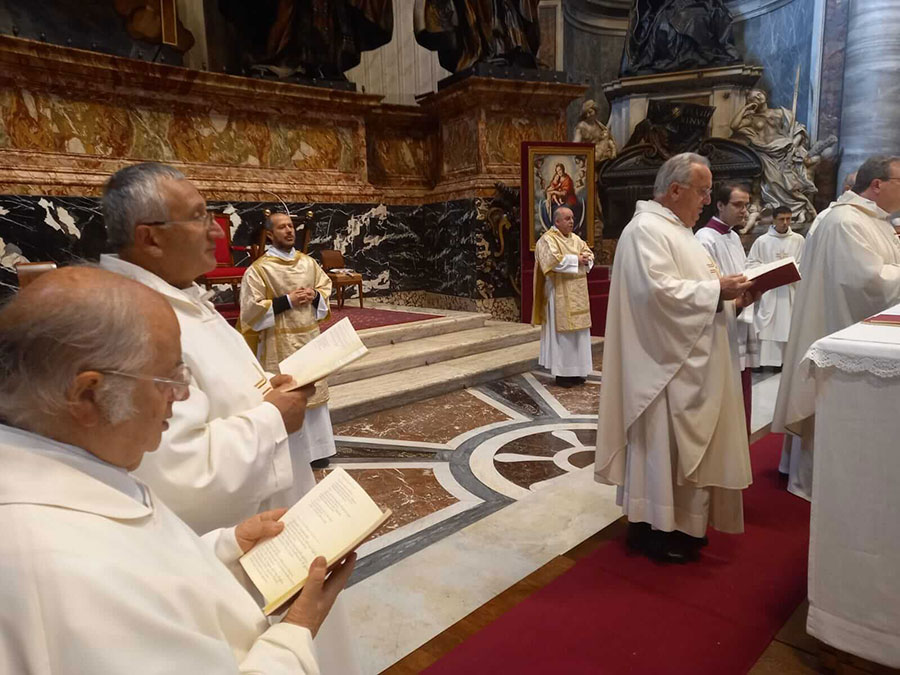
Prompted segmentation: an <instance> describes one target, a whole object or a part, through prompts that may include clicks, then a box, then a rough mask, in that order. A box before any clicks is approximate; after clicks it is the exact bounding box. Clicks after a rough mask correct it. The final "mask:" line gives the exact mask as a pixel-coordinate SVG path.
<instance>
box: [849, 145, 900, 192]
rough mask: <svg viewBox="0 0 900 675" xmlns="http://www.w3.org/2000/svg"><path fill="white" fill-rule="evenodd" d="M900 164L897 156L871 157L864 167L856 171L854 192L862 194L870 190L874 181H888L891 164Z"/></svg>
mask: <svg viewBox="0 0 900 675" xmlns="http://www.w3.org/2000/svg"><path fill="white" fill-rule="evenodd" d="M894 162H900V157H898V156H897V155H875V156H873V157H869V159H867V160H866V161H865V162H863V165H862V166H861V167H859V169H857V170H856V182H855V183H854V184H853V191H854V192H855V193H856V194H862V193H863V192H865V191H866V190H868V189H869V186H870V185H871V184H872V181H873V180H876V179H880V180H887V179H888V178H890V177H891V164H893V163H894Z"/></svg>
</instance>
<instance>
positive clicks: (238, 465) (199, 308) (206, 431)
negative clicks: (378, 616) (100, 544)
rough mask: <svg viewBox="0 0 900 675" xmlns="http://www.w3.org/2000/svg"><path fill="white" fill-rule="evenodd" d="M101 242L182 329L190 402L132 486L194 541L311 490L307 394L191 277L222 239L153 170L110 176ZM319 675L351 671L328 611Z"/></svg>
mask: <svg viewBox="0 0 900 675" xmlns="http://www.w3.org/2000/svg"><path fill="white" fill-rule="evenodd" d="M103 215H104V221H105V224H106V230H107V236H108V239H109V244H110V245H111V246H112V248H114V249H115V250H117V251H118V255H102V256H101V257H100V266H101V267H103V268H104V269H107V270H109V271H112V272H115V273H117V274H121V275H123V276H126V277H129V278H131V279H134V280H135V281H139V282H141V283H142V284H144V285H146V286H149V287H150V288H152V289H153V290H155V291H157V292H158V293H160V294H161V295H162V296H163V297H164V298H165V299H166V300H168V302H169V304H170V305H171V306H172V309H173V310H175V316H176V317H177V318H178V323H179V325H180V327H181V343H182V352H183V354H184V361H185V363H186V364H187V365H188V366H189V367H190V369H191V371H192V373H193V377H192V380H191V387H190V393H191V395H190V398H189V399H188V400H186V401H181V402H178V403H176V405H175V406H174V407H173V412H172V418H171V419H170V420H169V428H168V430H167V431H166V432H165V433H164V434H163V438H162V442H161V444H160V447H159V450H158V451H157V452H155V453H153V454H152V455H150V456H149V457H147V459H146V461H144V462H143V464H142V465H141V467H140V469H138V471H137V476H138V477H139V478H140V479H141V480H143V481H145V482H146V483H147V484H149V485H150V487H152V488H153V489H154V490H155V491H156V492H157V493H158V494H159V495H160V496H161V497H162V499H163V501H165V503H166V505H167V506H169V508H171V509H172V510H173V511H174V512H175V513H176V514H177V515H178V516H179V517H180V518H181V519H182V520H184V521H185V522H186V523H187V524H188V525H190V526H191V527H192V528H193V529H194V530H195V531H196V532H197V533H198V534H202V533H205V532H209V531H210V530H213V529H215V528H218V527H226V526H227V525H230V524H232V523H235V522H238V521H240V520H242V519H245V518H249V517H250V516H252V515H254V514H256V513H259V512H260V511H263V510H266V509H273V508H281V507H290V506H293V505H294V503H296V501H297V500H298V499H300V497H302V496H303V495H305V494H306V493H307V492H308V491H309V490H310V489H311V488H312V487H313V486H314V485H315V478H314V476H313V473H312V469H311V468H310V466H309V462H310V449H309V447H308V446H307V445H306V443H305V442H304V438H303V435H302V434H301V433H297V432H298V431H300V430H301V427H302V425H303V417H304V414H305V409H306V398H307V395H311V394H312V387H306V388H304V390H298V391H293V392H283V391H279V390H278V387H279V386H280V385H281V384H283V383H286V382H288V381H289V380H290V378H289V376H287V375H277V376H274V377H273V376H272V375H271V374H270V373H267V372H266V371H265V370H264V369H263V367H262V366H261V365H260V363H259V361H258V360H257V359H256V355H255V354H254V353H253V352H252V351H250V348H249V347H248V346H247V343H246V342H245V341H244V338H243V337H242V336H241V334H240V333H238V332H237V331H236V330H234V329H233V328H232V327H231V326H230V325H228V322H227V321H225V319H224V318H223V317H222V316H221V315H220V314H219V313H218V312H217V311H216V309H215V307H214V306H213V304H212V302H211V301H210V296H211V293H208V292H206V291H204V289H203V288H201V287H200V286H199V285H198V284H197V283H195V281H194V280H195V279H196V278H197V277H199V276H200V275H201V274H204V273H206V272H208V271H209V270H211V269H213V268H215V265H216V261H215V242H216V240H217V239H220V238H222V237H223V236H225V235H224V232H222V229H221V228H220V227H219V225H218V223H216V221H215V220H214V219H213V218H212V215H211V214H210V213H208V212H207V208H206V200H205V199H204V198H203V196H202V195H201V194H200V193H199V192H198V191H197V188H195V187H194V186H193V184H192V183H191V182H190V181H189V180H187V179H186V178H185V177H184V175H183V174H182V173H181V172H180V171H178V170H176V169H174V168H172V167H169V166H166V165H163V164H156V163H144V164H135V165H132V166H129V167H126V168H124V169H120V170H119V171H117V172H116V173H115V174H113V176H112V177H110V179H109V181H107V184H106V186H105V188H104V193H103ZM316 651H317V653H318V656H319V663H320V665H321V668H322V672H323V673H326V675H327V674H331V673H333V674H335V675H338V674H339V675H352V674H354V673H358V672H360V669H359V664H358V663H357V660H356V655H355V652H354V646H353V640H352V638H351V632H350V627H349V622H348V617H347V614H346V612H345V611H344V610H343V608H342V607H341V606H340V604H338V605H337V606H335V608H334V611H333V612H331V614H330V615H329V618H328V621H327V622H326V623H325V624H324V625H323V627H322V630H321V631H320V633H319V636H318V637H317V638H316Z"/></svg>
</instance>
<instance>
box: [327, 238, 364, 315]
mask: <svg viewBox="0 0 900 675" xmlns="http://www.w3.org/2000/svg"><path fill="white" fill-rule="evenodd" d="M319 253H321V254H322V269H324V270H325V274H327V275H328V278H329V279H331V285H332V286H333V287H334V289H335V294H336V295H337V306H338V309H340V308H341V307H343V306H344V287H345V286H357V287H358V288H359V306H360V308H362V306H363V279H362V274H359V273H358V272H332V271H331V270H333V269H336V270H340V269H343V268H344V256H343V255H342V254H341V252H340V251H335V250H334V249H324V250H322V251H319Z"/></svg>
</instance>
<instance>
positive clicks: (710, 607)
mask: <svg viewBox="0 0 900 675" xmlns="http://www.w3.org/2000/svg"><path fill="white" fill-rule="evenodd" d="M780 452H781V436H780V435H775V434H772V435H769V436H767V437H766V438H764V439H762V440H761V441H759V442H758V443H756V444H754V445H753V447H752V451H751V457H752V462H753V467H754V472H753V474H754V483H753V485H752V486H751V487H750V488H748V489H747V490H746V491H745V492H744V518H745V527H746V532H745V533H744V534H742V535H724V534H719V533H718V532H715V531H712V530H710V534H709V546H707V547H706V548H705V549H704V550H703V555H702V558H701V560H700V562H697V563H694V564H689V565H683V566H678V565H673V566H668V565H661V564H657V563H653V562H651V561H650V560H648V559H646V558H644V557H642V556H636V555H632V554H630V553H629V552H628V551H627V549H626V548H625V544H624V540H616V541H612V542H609V543H608V544H606V545H604V546H603V547H601V548H600V549H598V550H597V551H596V552H595V553H593V554H592V555H591V556H589V557H587V558H585V559H583V560H581V561H579V562H578V563H577V564H576V565H575V567H573V568H572V569H571V570H569V571H568V572H566V573H565V574H563V575H562V576H561V577H559V578H558V579H556V580H555V581H553V582H552V583H550V584H549V585H547V586H546V587H544V588H543V589H541V590H540V591H538V592H537V593H535V594H534V595H532V596H530V597H529V598H528V599H527V600H525V601H523V602H522V603H520V604H519V605H517V606H516V607H515V608H514V609H512V610H511V611H509V612H508V613H506V614H505V615H503V616H502V617H500V618H499V619H498V620H497V621H495V622H494V623H493V624H491V625H490V626H488V627H487V628H485V629H484V630H482V631H481V632H479V633H477V634H476V635H474V636H473V637H472V638H470V639H469V640H467V641H466V642H465V643H463V644H462V645H460V646H459V647H457V648H456V649H455V650H454V651H452V652H451V653H450V654H448V655H447V656H446V657H444V658H443V659H441V660H440V661H438V662H437V663H436V664H434V665H433V666H432V667H430V668H428V669H427V670H426V671H425V672H426V673H429V674H430V675H441V674H443V673H447V674H451V673H452V674H453V675H459V674H460V673H465V675H475V674H478V673H485V674H490V675H498V674H499V673H516V674H517V675H520V674H522V673H525V674H529V673H535V674H537V673H541V674H542V675H546V674H549V673H553V674H556V673H565V674H566V675H575V674H580V673H585V674H587V673H616V674H618V673H647V674H648V675H649V674H653V675H660V674H662V673H691V674H692V675H695V674H697V673H710V674H712V673H715V674H716V675H721V674H727V675H731V674H732V673H745V672H747V671H748V670H749V669H750V668H751V667H752V666H753V664H754V663H756V661H757V660H758V658H759V656H760V655H761V654H762V652H763V651H764V650H765V649H766V647H767V646H768V645H769V643H770V642H771V641H772V639H773V638H774V636H775V634H776V633H777V632H778V630H779V629H780V628H781V626H782V625H784V623H785V622H786V621H787V619H788V618H789V617H790V615H791V613H792V612H793V611H794V610H795V609H796V608H797V606H798V605H799V604H800V602H802V600H803V599H804V598H805V597H806V561H807V549H808V543H809V504H808V503H807V502H805V501H803V500H802V499H799V498H797V497H794V496H793V495H790V494H788V492H787V491H786V490H785V489H784V485H783V480H784V479H781V480H779V478H778V473H777V466H778V458H779V455H780Z"/></svg>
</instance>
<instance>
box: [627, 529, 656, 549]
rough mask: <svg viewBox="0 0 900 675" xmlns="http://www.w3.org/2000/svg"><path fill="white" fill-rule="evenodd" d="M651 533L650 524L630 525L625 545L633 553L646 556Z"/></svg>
mask: <svg viewBox="0 0 900 675" xmlns="http://www.w3.org/2000/svg"><path fill="white" fill-rule="evenodd" d="M650 532H651V530H650V523H628V534H626V535H625V545H626V546H627V547H628V548H630V549H631V550H632V551H637V552H638V553H644V554H646V552H647V541H648V539H649V537H650Z"/></svg>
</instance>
